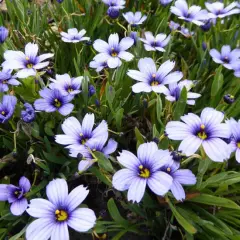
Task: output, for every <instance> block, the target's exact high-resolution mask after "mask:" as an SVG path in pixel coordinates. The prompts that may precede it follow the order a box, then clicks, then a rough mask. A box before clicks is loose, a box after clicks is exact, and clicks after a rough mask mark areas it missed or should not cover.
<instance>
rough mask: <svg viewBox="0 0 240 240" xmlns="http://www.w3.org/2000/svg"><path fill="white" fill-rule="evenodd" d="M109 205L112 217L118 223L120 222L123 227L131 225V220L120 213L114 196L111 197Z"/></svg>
mask: <svg viewBox="0 0 240 240" xmlns="http://www.w3.org/2000/svg"><path fill="white" fill-rule="evenodd" d="M107 207H108V211H109V213H110V215H111V217H112V219H113V220H114V221H115V222H116V223H118V224H120V225H121V226H123V227H128V226H129V222H128V221H127V220H126V219H124V218H123V217H122V216H121V214H120V213H119V211H118V208H117V205H116V204H115V202H114V200H113V198H110V199H109V200H108V203H107Z"/></svg>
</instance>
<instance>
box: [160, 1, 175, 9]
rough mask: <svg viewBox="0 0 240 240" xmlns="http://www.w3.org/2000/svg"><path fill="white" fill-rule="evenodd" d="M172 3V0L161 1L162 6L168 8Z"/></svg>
mask: <svg viewBox="0 0 240 240" xmlns="http://www.w3.org/2000/svg"><path fill="white" fill-rule="evenodd" d="M171 2H172V0H160V2H159V3H160V4H161V5H162V6H164V7H165V6H167V5H168V4H169V3H171Z"/></svg>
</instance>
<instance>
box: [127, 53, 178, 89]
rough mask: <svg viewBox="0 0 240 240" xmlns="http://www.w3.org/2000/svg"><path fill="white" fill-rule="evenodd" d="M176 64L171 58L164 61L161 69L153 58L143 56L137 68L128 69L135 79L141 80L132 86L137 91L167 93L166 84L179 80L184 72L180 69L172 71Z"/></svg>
mask: <svg viewBox="0 0 240 240" xmlns="http://www.w3.org/2000/svg"><path fill="white" fill-rule="evenodd" d="M174 66H175V62H171V61H170V60H168V61H166V62H164V63H163V64H162V65H161V66H160V67H159V69H158V70H157V69H156V65H155V63H154V61H153V60H152V59H151V58H142V59H140V60H139V62H138V68H139V70H140V71H137V70H128V72H127V75H128V76H129V77H131V78H133V79H134V80H137V81H139V82H138V83H136V84H134V85H133V86H132V90H133V92H135V93H139V92H151V91H154V92H157V93H167V92H168V89H167V87H166V86H165V85H166V84H170V83H175V82H178V81H179V80H180V79H181V78H182V77H183V74H182V73H181V72H179V71H175V72H172V73H170V72H171V71H172V70H173V68H174Z"/></svg>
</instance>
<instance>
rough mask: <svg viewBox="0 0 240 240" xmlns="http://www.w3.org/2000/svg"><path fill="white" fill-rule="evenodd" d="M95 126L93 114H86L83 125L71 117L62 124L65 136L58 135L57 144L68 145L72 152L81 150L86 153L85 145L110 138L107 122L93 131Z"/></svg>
mask: <svg viewBox="0 0 240 240" xmlns="http://www.w3.org/2000/svg"><path fill="white" fill-rule="evenodd" d="M93 125H94V115H93V114H86V115H85V117H84V118H83V121H82V124H80V122H79V121H78V120H77V119H76V118H75V117H69V118H67V119H66V120H65V121H64V122H63V124H62V130H63V132H64V134H59V135H56V142H57V143H59V144H62V145H68V148H69V149H70V150H71V149H79V148H80V149H82V151H85V146H84V145H86V144H87V143H89V142H94V141H96V140H97V139H99V138H102V137H104V136H107V137H108V126H107V123H106V121H104V120H103V121H102V122H101V123H100V124H99V125H98V126H97V127H96V128H95V129H93ZM79 152H80V151H79Z"/></svg>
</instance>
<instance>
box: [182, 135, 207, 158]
mask: <svg viewBox="0 0 240 240" xmlns="http://www.w3.org/2000/svg"><path fill="white" fill-rule="evenodd" d="M202 142H203V141H202V139H200V138H198V137H196V136H194V135H192V136H188V137H186V138H185V139H184V140H183V141H182V142H181V144H180V145H179V148H178V150H179V151H182V152H183V153H185V154H186V155H187V156H190V155H192V154H194V153H195V152H196V151H197V150H198V149H199V147H200V146H201V144H202Z"/></svg>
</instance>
